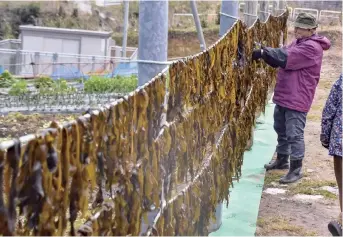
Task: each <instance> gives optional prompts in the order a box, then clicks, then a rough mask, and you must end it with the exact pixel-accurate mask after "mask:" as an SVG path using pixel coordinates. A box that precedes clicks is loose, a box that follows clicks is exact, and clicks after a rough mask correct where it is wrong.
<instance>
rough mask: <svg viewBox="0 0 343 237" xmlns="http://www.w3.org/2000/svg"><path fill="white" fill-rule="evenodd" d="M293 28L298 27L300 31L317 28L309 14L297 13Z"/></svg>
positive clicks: (315, 21)
mask: <svg viewBox="0 0 343 237" xmlns="http://www.w3.org/2000/svg"><path fill="white" fill-rule="evenodd" d="M294 27H299V28H302V29H314V28H317V27H318V24H317V20H316V18H315V17H314V16H312V15H311V14H308V13H305V12H302V13H299V15H298V16H297V19H295V22H294Z"/></svg>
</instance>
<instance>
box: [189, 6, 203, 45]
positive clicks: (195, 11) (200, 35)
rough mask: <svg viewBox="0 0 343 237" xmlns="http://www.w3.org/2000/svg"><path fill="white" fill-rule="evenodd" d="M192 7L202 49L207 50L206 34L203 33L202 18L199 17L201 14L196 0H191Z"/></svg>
mask: <svg viewBox="0 0 343 237" xmlns="http://www.w3.org/2000/svg"><path fill="white" fill-rule="evenodd" d="M190 2H191V8H192V13H193V18H194V22H195V26H196V28H197V32H198V38H199V41H200V48H201V50H205V49H206V42H205V39H204V34H203V33H202V27H201V24H200V19H199V15H198V10H197V6H196V4H195V0H191V1H190Z"/></svg>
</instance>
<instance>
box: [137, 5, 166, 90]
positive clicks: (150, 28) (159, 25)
mask: <svg viewBox="0 0 343 237" xmlns="http://www.w3.org/2000/svg"><path fill="white" fill-rule="evenodd" d="M167 59H168V1H167V0H140V2H139V40H138V86H141V85H144V84H145V83H146V82H148V81H150V80H151V79H152V78H153V77H155V76H156V75H157V74H158V73H160V72H161V71H162V70H163V69H164V68H165V67H166V66H167V65H168V64H167V63H166V62H167Z"/></svg>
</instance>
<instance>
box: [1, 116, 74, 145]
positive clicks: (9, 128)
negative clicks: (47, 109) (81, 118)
mask: <svg viewBox="0 0 343 237" xmlns="http://www.w3.org/2000/svg"><path fill="white" fill-rule="evenodd" d="M77 116H78V114H28V115H25V114H21V113H10V114H8V115H0V142H1V141H4V140H8V139H10V138H17V137H21V136H24V135H27V134H31V133H35V132H36V131H37V129H40V128H46V127H48V126H49V125H50V123H51V121H56V122H59V123H63V122H66V121H71V120H73V119H74V118H76V117H77Z"/></svg>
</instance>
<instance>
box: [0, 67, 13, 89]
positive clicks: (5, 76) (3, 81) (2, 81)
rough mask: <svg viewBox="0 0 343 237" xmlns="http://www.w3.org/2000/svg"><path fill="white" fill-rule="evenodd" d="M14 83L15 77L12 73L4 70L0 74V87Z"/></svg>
mask: <svg viewBox="0 0 343 237" xmlns="http://www.w3.org/2000/svg"><path fill="white" fill-rule="evenodd" d="M14 83H15V79H14V78H13V76H12V74H11V73H10V72H9V71H7V70H5V71H4V72H3V73H2V74H1V75H0V88H9V87H11V86H12V85H13V84H14Z"/></svg>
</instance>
